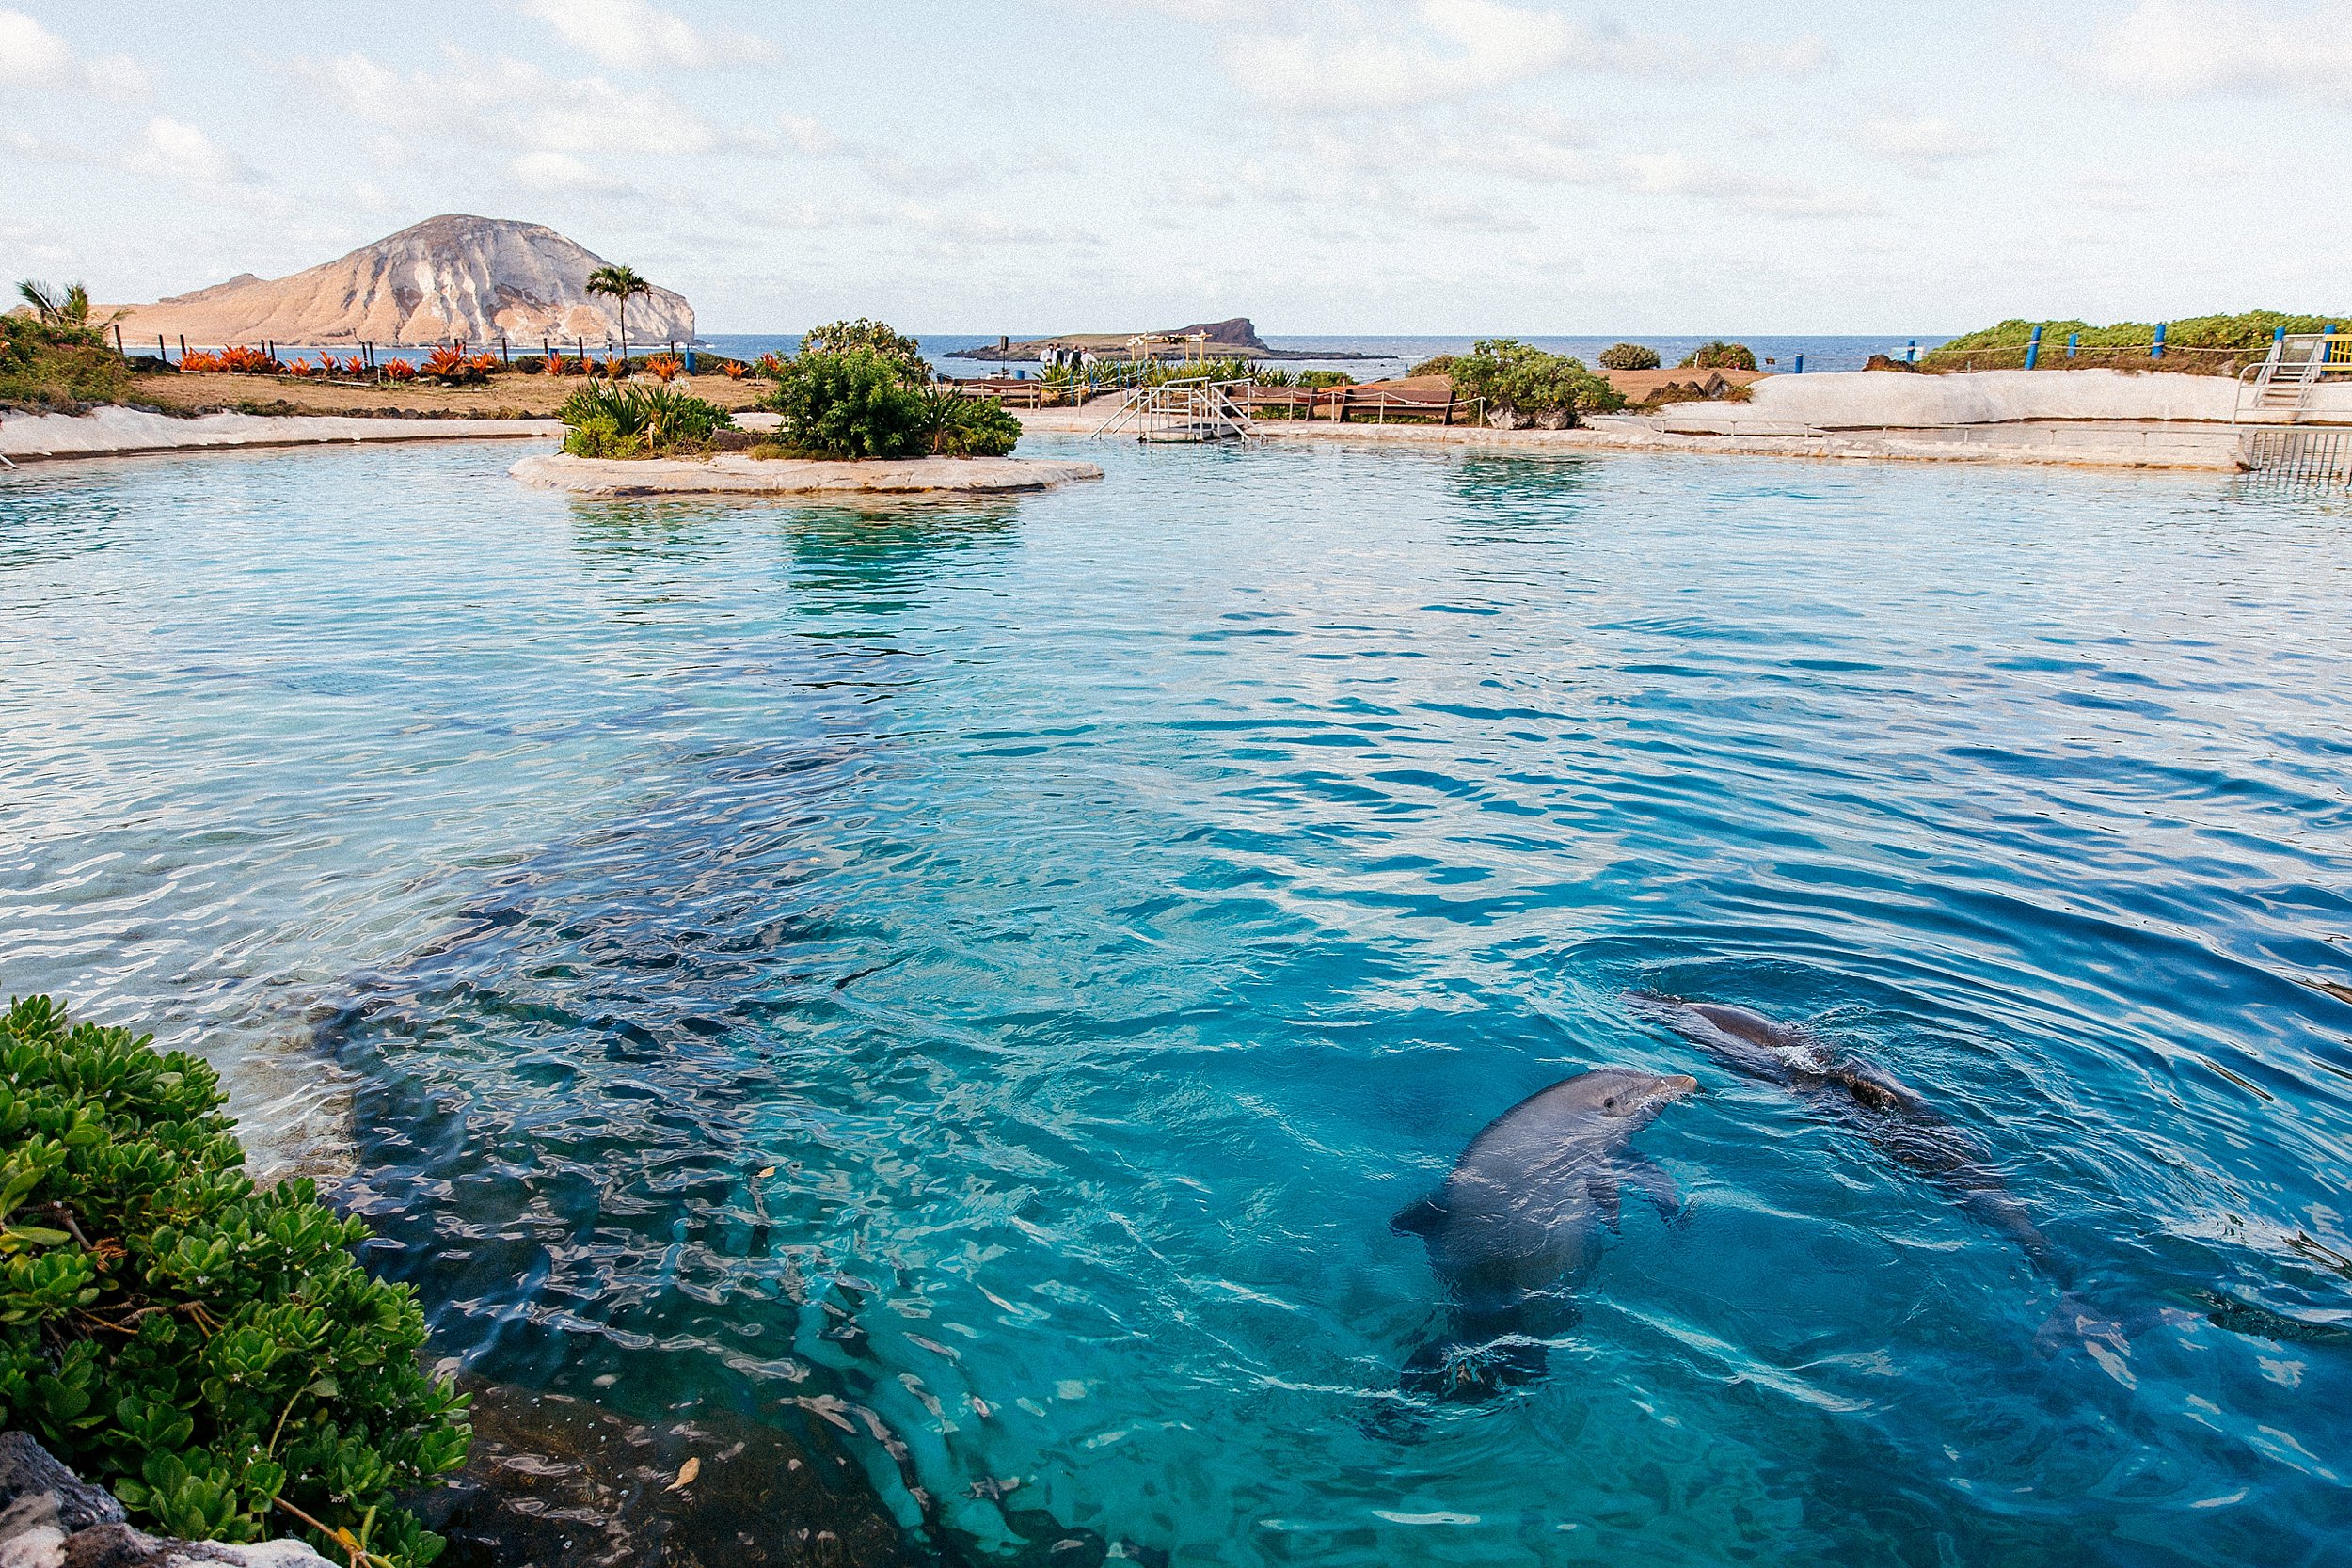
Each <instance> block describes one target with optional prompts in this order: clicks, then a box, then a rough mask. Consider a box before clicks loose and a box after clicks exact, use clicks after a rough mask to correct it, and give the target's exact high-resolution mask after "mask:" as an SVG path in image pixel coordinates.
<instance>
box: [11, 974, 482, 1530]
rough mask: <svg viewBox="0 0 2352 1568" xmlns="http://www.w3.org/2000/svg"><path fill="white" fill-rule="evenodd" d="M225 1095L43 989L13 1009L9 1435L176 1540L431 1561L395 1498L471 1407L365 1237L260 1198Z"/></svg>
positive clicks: (462, 1446)
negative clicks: (433, 1372) (19, 1431)
mask: <svg viewBox="0 0 2352 1568" xmlns="http://www.w3.org/2000/svg"><path fill="white" fill-rule="evenodd" d="M225 1099H226V1097H225V1096H223V1095H222V1093H221V1092H220V1088H219V1083H218V1080H217V1079H216V1078H215V1075H214V1073H213V1069H211V1068H210V1067H208V1066H206V1065H205V1064H204V1063H203V1062H202V1061H201V1060H199V1058H197V1057H195V1056H191V1055H188V1054H186V1053H181V1052H173V1053H170V1054H169V1055H162V1054H159V1053H156V1052H155V1051H154V1050H153V1049H152V1048H151V1045H150V1043H149V1041H148V1040H147V1039H146V1038H144V1037H142V1038H133V1037H132V1036H131V1033H130V1031H128V1030H126V1029H102V1028H98V1027H96V1026H94V1025H92V1024H89V1023H87V1022H85V1023H78V1024H74V1025H72V1027H70V1028H69V1027H68V1023H67V1020H66V1017H65V1015H64V1013H63V1012H62V1011H61V1010H60V1009H58V1008H57V1007H56V1006H55V1005H54V1004H53V1003H52V1002H51V1001H50V1000H49V999H48V998H46V997H34V998H31V999H29V1000H25V1001H21V1002H18V1003H15V1004H14V1005H13V1006H10V1008H9V1009H8V1013H7V1014H6V1015H5V1017H0V1223H5V1228H0V1421H5V1423H6V1424H8V1425H10V1426H19V1427H23V1428H24V1429H26V1430H28V1431H30V1432H31V1433H33V1434H34V1435H35V1436H37V1437H39V1438H40V1440H41V1442H42V1443H44V1444H45V1445H47V1446H48V1448H49V1449H50V1450H51V1451H52V1452H53V1453H55V1454H56V1455H57V1456H58V1457H59V1458H60V1459H62V1460H64V1461H65V1462H66V1463H68V1464H69V1465H73V1466H74V1467H75V1468H76V1469H78V1470H79V1471H81V1473H82V1474H84V1475H86V1476H89V1477H91V1478H93V1479H95V1480H97V1481H102V1482H104V1483H106V1484H109V1485H111V1486H112V1487H113V1488H114V1491H115V1494H116V1495H117V1496H118V1497H120V1498H121V1499H122V1500H123V1502H124V1504H125V1505H126V1506H128V1507H129V1508H130V1509H131V1510H132V1511H133V1512H134V1513H136V1514H138V1515H140V1516H142V1517H143V1518H144V1519H145V1520H147V1521H149V1522H151V1523H152V1524H153V1525H156V1526H159V1527H161V1528H163V1529H165V1530H167V1531H168V1532H170V1533H172V1534H175V1535H181V1536H185V1537H187V1538H190V1539H193V1540H216V1541H253V1540H259V1539H262V1538H263V1537H265V1536H269V1535H272V1534H277V1533H280V1532H293V1531H294V1529H295V1528H296V1527H304V1528H305V1532H307V1533H308V1534H309V1535H310V1538H311V1540H312V1541H313V1543H314V1544H319V1545H321V1546H323V1547H324V1548H326V1550H329V1551H332V1552H336V1553H337V1554H338V1555H339V1556H341V1557H344V1558H347V1559H349V1560H351V1561H352V1562H354V1563H355V1564H358V1563H366V1564H369V1565H370V1568H385V1565H387V1564H390V1565H395V1568H416V1565H421V1564H423V1563H427V1562H430V1561H431V1560H433V1559H434V1557H436V1556H437V1554H438V1553H439V1551H440V1547H441V1543H440V1542H439V1540H438V1539H437V1538H436V1537H434V1536H431V1535H429V1534H427V1533H425V1532H424V1531H423V1530H422V1529H421V1528H420V1527H419V1525H418V1524H417V1522H416V1520H415V1519H414V1518H413V1517H412V1516H410V1515H409V1514H408V1513H405V1512H404V1511H402V1510H401V1509H399V1508H398V1507H396V1506H395V1505H394V1503H393V1501H392V1498H393V1496H394V1494H395V1493H399V1492H404V1491H408V1490H411V1489H413V1488H416V1487H418V1486H421V1485H423V1484H425V1483H427V1482H430V1481H432V1480H433V1479H434V1478H435V1477H437V1476H441V1475H445V1474H447V1473H449V1472H450V1471H452V1470H454V1469H455V1468H457V1466H458V1465H461V1464H462V1463H463V1462H464V1460H465V1456H466V1448H467V1443H468V1439H469V1430H468V1428H467V1427H466V1426H465V1425H464V1424H463V1416H464V1412H465V1407H466V1399H465V1397H464V1396H462V1395H460V1394H458V1393H457V1392H456V1391H455V1390H454V1389H453V1388H452V1387H451V1386H449V1385H448V1384H446V1383H443V1382H437V1381H435V1380H433V1379H431V1378H429V1377H427V1376H426V1374H425V1373H424V1371H423V1370H421V1368H420V1367H419V1365H418V1359H417V1357H418V1352H419V1351H420V1350H421V1348H422V1347H423V1344H424V1338H425V1330H424V1318H423V1314H422V1313H421V1312H420V1311H419V1310H418V1307H417V1303H416V1300H415V1297H414V1296H413V1295H412V1294H411V1292H410V1291H408V1289H407V1288H406V1287H405V1286H399V1285H391V1284H388V1283H385V1282H384V1281H381V1280H377V1279H374V1278H373V1277H371V1276H370V1275H368V1274H367V1273H366V1272H365V1271H364V1270H362V1269H361V1268H360V1267H359V1265H358V1262H357V1261H356V1260H355V1259H354V1258H353V1255H352V1248H353V1247H354V1246H356V1245H357V1244H358V1243H360V1242H362V1241H364V1240H366V1239H367V1236H368V1234H369V1232H368V1228H367V1227H366V1226H365V1225H364V1224H363V1223H361V1222H360V1221H358V1220H350V1219H343V1218H341V1217H339V1216H338V1215H336V1214H335V1213H334V1212H333V1211H331V1210H329V1209H327V1208H326V1207H325V1206H324V1205H322V1204H321V1203H319V1201H318V1199H317V1194H316V1191H315V1189H314V1188H313V1187H312V1185H311V1183H310V1181H308V1180H296V1181H290V1182H287V1183H286V1184H284V1185H283V1186H280V1187H277V1188H274V1189H272V1190H269V1191H266V1192H263V1191H259V1190H257V1189H256V1188H255V1186H254V1184H253V1182H252V1180H250V1179H248V1178H247V1177H246V1174H245V1171H244V1169H243V1166H244V1163H245V1152H244V1150H243V1149H242V1148H240V1147H239V1146H238V1143H237V1139H236V1137H235V1135H234V1133H233V1132H231V1131H230V1128H231V1123H230V1120H229V1118H228V1117H225V1116H223V1115H221V1106H222V1104H223V1103H224V1102H225ZM273 1514H275V1515H277V1517H275V1518H273Z"/></svg>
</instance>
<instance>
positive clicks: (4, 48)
mask: <svg viewBox="0 0 2352 1568" xmlns="http://www.w3.org/2000/svg"><path fill="white" fill-rule="evenodd" d="M0 87H40V88H44V89H46V90H49V91H52V92H87V93H95V94H97V95H98V96H99V97H102V98H115V99H122V100H125V101H129V100H135V99H141V98H145V97H147V96H148V95H149V93H151V91H152V90H153V86H152V84H151V83H150V82H149V81H148V79H147V72H146V71H142V70H141V69H139V65H138V62H137V61H135V60H133V59H130V58H128V57H127V56H124V55H110V56H108V57H107V58H105V59H103V60H94V61H85V60H82V59H79V58H77V57H76V56H75V55H74V53H73V48H72V45H71V44H69V43H67V42H66V41H65V40H63V39H61V38H59V37H58V36H57V35H56V34H55V33H53V32H51V31H50V30H49V29H48V28H46V27H44V26H42V25H41V24H40V23H39V22H37V21H35V20H34V19H33V18H32V17H29V16H27V15H25V14H24V12H23V11H16V10H0Z"/></svg>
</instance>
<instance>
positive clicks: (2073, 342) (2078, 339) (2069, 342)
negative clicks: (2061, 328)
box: [2066, 332, 2083, 359]
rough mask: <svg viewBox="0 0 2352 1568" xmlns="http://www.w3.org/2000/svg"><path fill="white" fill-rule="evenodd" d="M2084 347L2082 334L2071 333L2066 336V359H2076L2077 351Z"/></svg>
mask: <svg viewBox="0 0 2352 1568" xmlns="http://www.w3.org/2000/svg"><path fill="white" fill-rule="evenodd" d="M2082 346H2083V335H2082V334H2081V333H2079V332H2069V333H2068V334H2067V335H2066V357H2068V358H2069V359H2072V358H2074V354H2075V351H2077V350H2078V349H2080V348H2081V347H2082Z"/></svg>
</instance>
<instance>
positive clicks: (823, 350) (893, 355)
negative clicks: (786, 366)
mask: <svg viewBox="0 0 2352 1568" xmlns="http://www.w3.org/2000/svg"><path fill="white" fill-rule="evenodd" d="M860 350H864V351H865V352H866V353H868V354H873V355H878V356H881V357H882V358H884V359H887V360H889V361H890V362H891V363H892V364H893V365H895V366H897V367H898V374H899V376H900V378H901V379H903V380H904V381H905V382H906V383H907V384H908V385H909V386H920V385H922V384H923V383H924V382H927V381H929V380H930V378H931V367H930V362H929V361H928V360H926V359H925V358H924V357H923V345H922V344H920V343H918V342H916V341H914V339H913V338H910V337H908V336H907V335H906V334H905V333H903V332H897V331H893V330H892V329H891V328H890V327H889V326H888V325H885V324H883V323H882V322H877V321H867V320H866V318H865V317H864V316H860V317H858V319H857V320H855V321H853V322H849V321H841V322H828V323H826V324H825V325H823V326H820V327H818V328H816V329H815V330H814V331H811V332H808V333H804V334H803V336H802V338H801V352H802V353H803V355H808V354H854V353H857V352H859V351H860Z"/></svg>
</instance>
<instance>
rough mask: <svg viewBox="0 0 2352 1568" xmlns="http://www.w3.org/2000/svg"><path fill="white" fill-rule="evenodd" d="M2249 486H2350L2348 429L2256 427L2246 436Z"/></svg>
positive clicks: (2302, 489)
mask: <svg viewBox="0 0 2352 1568" xmlns="http://www.w3.org/2000/svg"><path fill="white" fill-rule="evenodd" d="M2246 475H2247V483H2248V484H2249V486H2250V487H2253V488H2257V489H2263V490H2280V491H2289V492H2294V493H2298V494H2300V493H2309V492H2312V491H2328V490H2344V489H2352V430H2258V431H2255V432H2254V433H2253V434H2252V435H2250V436H2247V437H2246Z"/></svg>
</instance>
